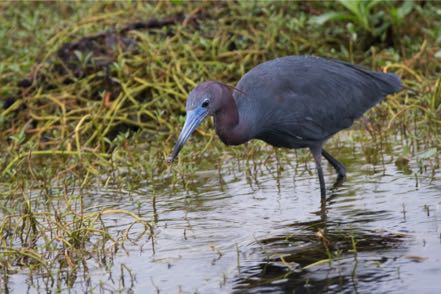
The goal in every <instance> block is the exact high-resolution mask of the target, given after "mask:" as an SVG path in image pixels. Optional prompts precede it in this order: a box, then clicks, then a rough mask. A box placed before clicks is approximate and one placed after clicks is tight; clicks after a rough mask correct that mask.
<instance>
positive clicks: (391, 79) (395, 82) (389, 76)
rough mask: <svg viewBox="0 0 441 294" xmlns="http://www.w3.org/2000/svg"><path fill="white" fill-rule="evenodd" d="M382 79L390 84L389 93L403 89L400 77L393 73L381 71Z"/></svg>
mask: <svg viewBox="0 0 441 294" xmlns="http://www.w3.org/2000/svg"><path fill="white" fill-rule="evenodd" d="M380 74H381V80H382V81H383V82H385V83H386V84H388V86H389V87H388V90H389V91H388V92H389V94H392V93H395V92H398V91H400V90H402V89H403V85H402V84H401V80H400V78H399V77H398V76H397V75H395V74H393V73H380Z"/></svg>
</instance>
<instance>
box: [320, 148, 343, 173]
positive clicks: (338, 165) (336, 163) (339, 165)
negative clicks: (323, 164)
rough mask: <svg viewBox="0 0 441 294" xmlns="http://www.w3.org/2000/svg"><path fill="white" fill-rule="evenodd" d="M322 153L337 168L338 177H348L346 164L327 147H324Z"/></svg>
mask: <svg viewBox="0 0 441 294" xmlns="http://www.w3.org/2000/svg"><path fill="white" fill-rule="evenodd" d="M322 155H323V156H324V157H325V158H326V160H327V161H329V163H330V164H331V165H332V166H333V167H334V168H335V170H336V171H337V174H338V178H339V179H342V178H344V177H346V168H345V166H344V165H343V164H342V163H341V162H339V161H338V160H337V159H335V158H334V157H332V156H331V154H329V153H328V152H326V150H325V149H322Z"/></svg>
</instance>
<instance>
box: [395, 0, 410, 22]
mask: <svg viewBox="0 0 441 294" xmlns="http://www.w3.org/2000/svg"><path fill="white" fill-rule="evenodd" d="M412 10H413V1H412V0H406V1H404V3H403V4H402V5H401V6H400V7H399V8H398V9H397V17H398V20H399V21H402V20H403V19H404V18H405V17H406V16H407V15H408V14H409V13H411V12H412Z"/></svg>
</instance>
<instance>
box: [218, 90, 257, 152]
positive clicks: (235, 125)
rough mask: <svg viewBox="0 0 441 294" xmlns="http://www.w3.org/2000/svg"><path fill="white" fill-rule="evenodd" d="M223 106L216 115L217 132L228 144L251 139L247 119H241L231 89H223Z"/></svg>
mask: <svg viewBox="0 0 441 294" xmlns="http://www.w3.org/2000/svg"><path fill="white" fill-rule="evenodd" d="M222 101H223V103H222V107H221V108H220V109H219V111H218V112H216V114H215V115H214V124H215V126H216V133H217V135H218V136H219V138H220V139H221V140H222V142H224V143H225V144H226V145H239V144H242V143H245V142H246V141H248V140H249V138H248V128H247V126H246V123H245V121H243V120H241V119H240V116H239V111H238V109H237V105H236V102H235V100H234V98H233V95H232V94H231V91H230V90H229V89H226V91H223V97H222Z"/></svg>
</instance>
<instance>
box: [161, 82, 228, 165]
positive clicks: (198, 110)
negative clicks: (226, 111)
mask: <svg viewBox="0 0 441 294" xmlns="http://www.w3.org/2000/svg"><path fill="white" fill-rule="evenodd" d="M224 88H225V86H224V85H222V84H220V83H218V82H214V81H208V82H204V83H201V84H199V85H197V86H196V88H194V89H193V90H192V91H191V92H190V94H189V95H188V98H187V105H186V110H187V117H186V119H185V123H184V127H183V128H182V131H181V134H180V135H179V138H178V141H177V142H176V144H175V147H174V148H173V152H172V154H171V155H170V157H169V159H168V161H169V162H172V161H173V160H174V159H175V158H176V157H177V156H178V153H179V151H181V148H182V146H184V144H185V142H187V140H188V139H189V138H190V136H191V134H192V133H193V132H194V131H195V130H196V129H197V127H198V126H199V125H200V124H201V123H202V121H203V120H204V119H205V118H206V117H207V116H209V115H214V114H215V113H216V112H217V111H218V110H219V109H220V108H221V107H222V102H223V101H222V96H223V95H224V94H225V93H224V91H225V89H224Z"/></svg>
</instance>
